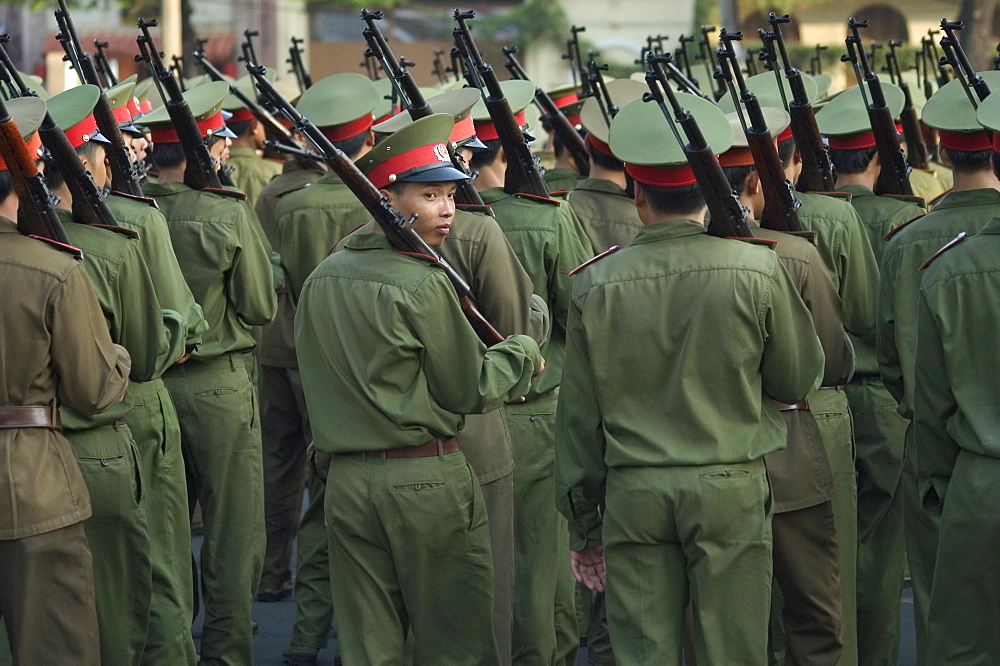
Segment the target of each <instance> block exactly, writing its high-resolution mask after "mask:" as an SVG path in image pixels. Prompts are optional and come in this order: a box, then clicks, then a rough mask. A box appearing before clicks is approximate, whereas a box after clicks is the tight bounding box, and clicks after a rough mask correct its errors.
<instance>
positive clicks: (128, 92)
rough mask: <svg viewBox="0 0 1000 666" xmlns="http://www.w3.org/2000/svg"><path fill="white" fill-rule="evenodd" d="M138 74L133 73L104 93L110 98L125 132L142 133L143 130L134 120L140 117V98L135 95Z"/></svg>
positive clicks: (109, 102)
mask: <svg viewBox="0 0 1000 666" xmlns="http://www.w3.org/2000/svg"><path fill="white" fill-rule="evenodd" d="M135 81H136V76H135V74H133V75H132V76H130V77H128V78H127V79H125V80H124V81H120V82H119V83H118V84H117V85H114V86H112V87H110V88H108V89H107V90H106V91H105V92H104V94H105V96H106V97H107V98H108V104H109V105H110V106H111V110H112V112H113V113H114V114H115V120H116V121H118V126H119V127H120V128H121V130H122V131H123V132H132V133H133V134H142V130H141V129H139V128H138V127H136V126H135V124H134V120H135V118H137V117H139V115H140V112H139V100H138V99H136V96H135Z"/></svg>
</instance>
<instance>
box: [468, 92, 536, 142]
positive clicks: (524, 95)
mask: <svg viewBox="0 0 1000 666" xmlns="http://www.w3.org/2000/svg"><path fill="white" fill-rule="evenodd" d="M500 88H501V89H502V90H503V95H504V97H505V98H507V104H508V105H509V106H510V110H511V112H512V113H513V114H514V120H515V121H516V122H517V124H518V125H519V126H520V127H521V129H527V127H528V125H527V115H526V114H525V109H527V108H528V105H529V104H531V100H533V99H534V98H535V84H534V83H532V82H531V81H522V80H520V79H508V80H507V81H501V82H500ZM472 119H473V121H474V122H475V123H476V135H477V136H478V137H479V138H480V139H482V140H483V141H492V140H494V139H499V138H500V135H499V134H497V128H496V127H495V126H494V125H493V120H492V118H490V112H489V111H488V110H487V109H486V102H484V101H483V100H482V99H480V100H479V101H478V102H476V105H475V106H474V107H472ZM528 140H529V141H530V140H531V139H530V138H529V139H528Z"/></svg>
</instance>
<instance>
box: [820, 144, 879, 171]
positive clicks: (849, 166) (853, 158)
mask: <svg viewBox="0 0 1000 666" xmlns="http://www.w3.org/2000/svg"><path fill="white" fill-rule="evenodd" d="M876 153H878V149H877V148H875V147H874V146H872V147H871V148H859V149H857V150H837V149H836V148H831V149H830V161H831V162H833V168H834V169H836V170H837V173H843V174H851V173H864V171H865V169H867V168H868V165H869V164H871V161H872V160H873V159H875V154H876Z"/></svg>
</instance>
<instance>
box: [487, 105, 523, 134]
mask: <svg viewBox="0 0 1000 666" xmlns="http://www.w3.org/2000/svg"><path fill="white" fill-rule="evenodd" d="M514 123H515V124H516V125H517V126H518V127H524V126H525V125H526V124H527V120H525V116H524V110H523V109H522V111H521V113H519V114H517V115H515V116H514ZM476 134H477V135H478V136H479V139H480V141H493V140H495V139H499V138H500V135H499V134H497V128H496V126H495V125H494V124H493V123H492V122H490V121H486V122H483V123H479V125H477V126H476Z"/></svg>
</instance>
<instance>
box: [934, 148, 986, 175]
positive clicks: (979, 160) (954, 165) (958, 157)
mask: <svg viewBox="0 0 1000 666" xmlns="http://www.w3.org/2000/svg"><path fill="white" fill-rule="evenodd" d="M944 152H945V155H947V156H948V161H949V162H951V170H952V171H954V172H955V173H961V174H970V173H976V172H977V171H989V170H990V155H993V154H995V153H994V152H993V149H992V148H989V149H986V150H977V151H975V152H972V153H969V152H964V151H961V150H952V149H951V148H945V149H944Z"/></svg>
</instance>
